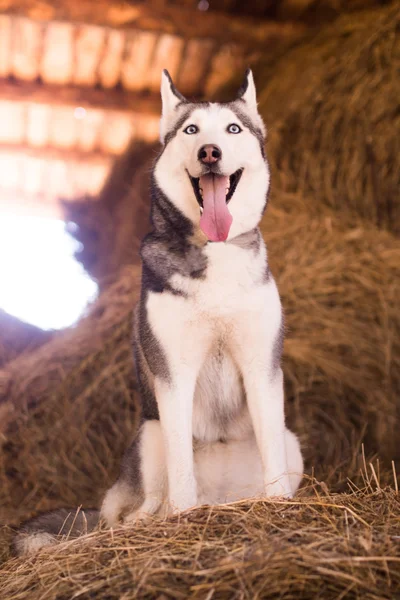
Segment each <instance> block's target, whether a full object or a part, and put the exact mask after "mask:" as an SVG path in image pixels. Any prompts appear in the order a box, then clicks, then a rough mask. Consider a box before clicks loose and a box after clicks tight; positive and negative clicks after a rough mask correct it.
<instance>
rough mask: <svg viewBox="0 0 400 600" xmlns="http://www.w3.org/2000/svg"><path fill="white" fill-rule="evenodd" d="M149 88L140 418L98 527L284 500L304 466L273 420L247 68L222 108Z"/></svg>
mask: <svg viewBox="0 0 400 600" xmlns="http://www.w3.org/2000/svg"><path fill="white" fill-rule="evenodd" d="M161 95H162V118H161V142H162V144H163V148H162V151H161V154H160V156H159V157H158V159H157V161H156V163H155V166H154V170H153V173H152V179H151V199H152V210H151V222H152V231H151V233H150V234H149V235H147V237H146V238H145V239H144V241H143V243H142V248H141V258H142V263H143V273H142V289H141V297H140V302H139V304H138V306H137V308H136V311H135V319H134V355H135V363H136V370H137V379H138V383H139V391H140V399H141V419H142V421H141V426H140V428H139V431H138V433H137V435H136V437H135V440H134V441H133V443H132V445H131V446H130V448H129V449H128V451H127V453H126V455H125V457H124V459H123V463H122V469H121V474H120V477H119V479H118V481H117V482H116V483H115V484H114V486H113V487H112V488H111V489H110V490H109V491H108V492H107V494H106V496H105V499H104V502H103V505H102V509H101V516H102V517H103V518H104V520H105V521H106V522H107V524H108V525H110V526H112V525H115V524H116V523H117V522H119V521H121V520H123V521H124V522H126V523H131V522H134V521H135V520H137V519H140V518H143V517H145V516H146V515H149V514H168V513H170V512H173V511H182V510H185V509H188V508H191V507H194V506H197V505H199V504H217V503H222V502H228V501H234V500H238V499H241V498H247V497H251V496H259V495H261V496H267V497H274V496H281V497H285V498H288V497H291V496H292V495H293V494H294V493H295V491H296V490H297V488H298V486H299V484H300V481H301V478H302V473H303V459H302V455H301V451H300V445H299V442H298V439H297V437H296V436H295V435H294V434H293V433H292V432H291V431H289V430H288V429H287V428H286V426H285V416H284V391H283V376H282V370H281V366H280V361H281V353H282V345H283V334H284V325H283V316H282V308H281V302H280V299H279V294H278V290H277V286H276V284H275V280H274V278H273V276H272V274H271V271H270V269H269V265H268V260H267V251H266V247H265V244H264V242H263V239H262V237H261V233H260V231H259V229H258V225H259V222H260V219H261V217H262V215H263V213H264V210H265V207H266V203H267V195H268V190H269V183H270V173H269V168H268V164H267V162H266V159H265V155H264V141H265V128H264V124H263V121H262V119H261V117H260V115H259V113H258V111H257V101H256V91H255V87H254V81H253V76H252V73H251V71H250V70H248V71H247V73H246V76H245V80H244V83H243V85H242V87H241V89H240V90H239V93H238V96H237V98H236V99H235V100H234V101H233V102H229V103H210V102H202V103H192V102H189V101H188V100H187V99H186V98H184V97H183V96H182V94H180V92H179V91H178V90H177V89H176V88H175V86H174V84H173V82H172V80H171V78H170V76H169V74H168V72H167V71H164V72H163V75H162V85H161ZM39 521H40V517H39V520H37V522H36V523H35V522H32V525H31V526H30V528H29V527H28V528H26V529H25V531H26V532H29V531H34V530H36V531H37V529H38V528H39V529H40V522H39ZM42 529H43V530H45V527H43V528H42ZM35 547H37V544H36V546H35Z"/></svg>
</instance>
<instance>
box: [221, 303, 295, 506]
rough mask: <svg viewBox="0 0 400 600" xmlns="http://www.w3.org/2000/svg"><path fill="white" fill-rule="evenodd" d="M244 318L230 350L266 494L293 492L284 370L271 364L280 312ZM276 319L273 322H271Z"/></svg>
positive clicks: (280, 494)
mask: <svg viewBox="0 0 400 600" xmlns="http://www.w3.org/2000/svg"><path fill="white" fill-rule="evenodd" d="M269 316H270V315H264V317H263V318H260V316H259V317H258V318H256V315H253V317H251V318H250V319H247V318H246V317H244V318H243V321H242V323H241V325H239V326H237V327H236V329H235V336H234V337H235V339H234V343H233V346H232V352H233V354H234V357H235V360H236V362H237V364H238V366H239V368H240V370H241V373H242V376H243V383H244V388H245V393H246V400H247V404H248V408H249V412H250V417H251V420H252V424H253V428H254V433H255V437H256V440H257V445H258V448H259V451H260V455H261V459H262V463H263V470H264V489H265V494H266V495H267V496H285V497H291V496H292V495H293V492H292V489H291V487H290V481H289V475H288V468H287V456H286V435H285V433H286V426H285V415H284V390H283V374H282V370H281V368H280V367H279V365H277V366H274V355H273V354H274V340H275V338H276V335H277V333H278V331H279V324H280V313H279V317H278V318H273V319H272V320H271V319H270V318H268V317H269ZM274 321H275V322H274Z"/></svg>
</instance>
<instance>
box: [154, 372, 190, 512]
mask: <svg viewBox="0 0 400 600" xmlns="http://www.w3.org/2000/svg"><path fill="white" fill-rule="evenodd" d="M196 377H197V370H195V369H189V368H187V367H186V368H182V369H180V370H179V371H176V372H175V374H174V377H173V379H172V381H171V382H166V381H156V397H157V403H158V407H159V412H160V421H161V428H162V431H163V437H164V444H165V453H166V464H167V472H168V488H169V502H170V507H171V510H173V511H181V510H185V509H187V508H190V507H192V506H195V505H196V503H197V489H196V480H195V476H194V467H193V436H192V414H193V396H194V390H195V385H196Z"/></svg>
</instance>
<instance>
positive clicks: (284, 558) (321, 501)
mask: <svg viewBox="0 0 400 600" xmlns="http://www.w3.org/2000/svg"><path fill="white" fill-rule="evenodd" d="M374 488H375V490H374V489H373V488H372V487H371V486H370V487H369V488H367V489H366V490H365V491H363V492H361V491H358V492H355V493H354V494H353V495H352V496H348V495H347V496H345V495H343V496H340V495H336V496H329V495H325V494H323V493H322V494H318V493H315V494H314V496H312V497H309V498H304V499H303V500H296V501H291V502H277V503H269V502H261V501H255V502H249V503H245V502H243V503H236V504H232V505H227V506H222V507H218V508H212V507H210V508H201V509H198V510H194V511H191V512H188V513H186V514H183V515H181V516H180V517H177V518H173V519H170V520H168V521H166V522H162V521H157V520H155V521H153V522H150V523H148V524H146V525H138V526H136V527H135V528H134V529H133V530H132V529H122V528H121V529H117V530H115V531H112V532H110V531H103V532H96V533H93V534H89V535H88V536H86V537H84V538H83V539H80V540H77V541H66V542H65V543H63V544H61V545H60V546H58V547H56V548H55V549H54V548H51V549H49V550H46V551H44V552H42V553H41V554H40V555H39V556H37V557H34V558H32V559H29V560H25V561H23V560H10V561H9V562H8V563H7V564H6V565H5V566H4V567H3V569H2V572H1V571H0V573H1V575H2V578H1V580H0V596H1V597H2V598H7V599H8V600H22V599H25V598H29V600H39V599H40V600H41V599H43V598H46V600H67V599H68V600H70V599H71V598H79V599H80V600H89V599H93V598H102V599H105V598H107V600H114V599H115V600H121V599H125V600H127V599H128V598H146V599H149V600H150V599H153V598H157V599H158V600H165V599H167V598H170V599H177V598H182V599H186V598H196V599H202V600H204V599H207V600H211V599H217V598H218V599H226V600H232V599H249V600H250V599H251V600H253V599H257V598H271V599H275V598H291V599H293V600H294V599H296V600H300V599H311V598H312V599H313V600H318V599H320V600H322V599H323V600H330V599H335V600H337V599H338V598H358V599H361V598H362V599H363V600H378V599H379V600H382V599H383V598H388V599H389V598H396V597H398V596H397V594H399V593H400V552H399V535H398V534H399V518H398V515H399V512H398V511H399V497H398V495H397V494H396V493H395V492H394V491H393V490H381V489H379V487H378V488H376V487H375V485H374Z"/></svg>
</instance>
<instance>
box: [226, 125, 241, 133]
mask: <svg viewBox="0 0 400 600" xmlns="http://www.w3.org/2000/svg"><path fill="white" fill-rule="evenodd" d="M227 131H228V133H240V132H241V131H242V130H241V129H240V127H239V125H236V123H231V124H230V125H228V129H227Z"/></svg>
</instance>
